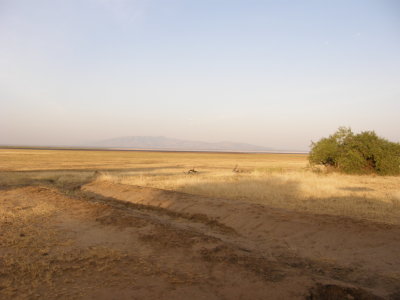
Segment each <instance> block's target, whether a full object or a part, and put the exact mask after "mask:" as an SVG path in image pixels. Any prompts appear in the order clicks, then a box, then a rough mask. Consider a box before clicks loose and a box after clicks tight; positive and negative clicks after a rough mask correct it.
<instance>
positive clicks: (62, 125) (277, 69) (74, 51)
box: [0, 0, 400, 150]
mask: <svg viewBox="0 0 400 300" xmlns="http://www.w3.org/2000/svg"><path fill="white" fill-rule="evenodd" d="M339 126H350V127H351V128H352V129H353V131H355V132H359V131H365V130H374V131H375V132H376V133H377V134H378V135H380V136H382V137H385V138H387V139H389V140H391V141H394V142H400V2H399V1H395V0H393V1H385V0H380V1H378V0H374V1H369V0H365V1H362V0H358V1H355V0H354V1H349V0H346V1H340V0H339V1H313V0H310V1H244V0H243V1H222V0H221V1H217V0H213V1H211V0H209V1H207V0H205V1H190V0H171V1H160V0H132V1H128V0H115V1H112V0H79V1H78V0H65V1H61V0H59V1H54V0H48V1H41V0H38V1H27V0H26V1H21V0H0V145H2V144H3V145H4V144H14V145H72V144H82V143H86V142H91V141H97V140H103V139H109V138H116V137H120V136H167V137H171V138H178V139H186V140H200V141H206V142H219V141H234V142H243V143H250V144H255V145H260V146H266V147H273V148H277V149H296V150H308V148H309V145H310V141H311V140H314V141H315V140H318V139H319V138H321V137H323V136H327V135H329V134H331V133H333V132H334V131H335V130H336V129H337V128H338V127H339Z"/></svg>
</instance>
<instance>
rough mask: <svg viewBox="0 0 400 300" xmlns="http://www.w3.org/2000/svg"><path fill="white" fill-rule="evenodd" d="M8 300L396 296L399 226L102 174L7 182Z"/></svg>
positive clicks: (4, 253) (3, 240)
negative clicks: (63, 184)
mask: <svg viewBox="0 0 400 300" xmlns="http://www.w3.org/2000/svg"><path fill="white" fill-rule="evenodd" d="M0 228H1V230H0V299H193V300H194V299H381V298H383V299H385V298H387V299H390V298H393V299H395V298H396V297H397V296H396V295H399V291H400V255H399V251H398V249H400V227H398V226H395V225H383V224H378V223H371V222H361V221H354V220H351V219H347V218H344V217H333V216H322V215H313V214H301V213H298V212H290V211H285V210H281V209H272V208H268V207H264V206H262V205H259V204H251V203H244V202H239V201H232V200H230V201H228V200H223V199H212V198H206V197H200V196H193V195H188V194H184V193H177V192H171V191H164V190H157V189H151V188H142V187H135V186H126V185H121V184H112V183H106V182H93V183H89V184H87V185H85V186H83V187H82V188H81V189H77V190H75V191H70V192H69V193H66V191H61V190H57V189H55V188H52V187H44V186H27V187H14V188H9V189H3V190H0Z"/></svg>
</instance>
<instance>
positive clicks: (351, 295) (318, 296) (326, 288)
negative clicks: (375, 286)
mask: <svg viewBox="0 0 400 300" xmlns="http://www.w3.org/2000/svg"><path fill="white" fill-rule="evenodd" d="M306 299H307V300H345V299H355V300H382V299H383V298H381V297H378V296H375V295H373V294H371V293H369V292H367V291H365V290H363V289H360V288H351V287H343V286H339V285H335V284H321V283H319V284H317V286H315V287H313V288H312V289H311V290H310V294H309V295H308V296H307V298H306Z"/></svg>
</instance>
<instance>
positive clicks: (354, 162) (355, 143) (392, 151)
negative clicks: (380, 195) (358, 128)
mask: <svg viewBox="0 0 400 300" xmlns="http://www.w3.org/2000/svg"><path fill="white" fill-rule="evenodd" d="M309 160H310V163H311V164H312V165H316V164H322V165H325V166H327V167H331V168H335V169H337V170H339V171H342V172H345V173H349V174H367V173H377V174H380V175H398V174H400V144H399V143H393V142H390V141H388V140H386V139H384V138H381V137H378V136H377V135H376V133H375V132H373V131H364V132H361V133H359V134H354V133H353V132H352V131H351V129H350V128H346V127H340V128H339V129H338V131H336V132H335V133H334V134H333V135H331V136H329V137H328V138H322V139H321V140H319V141H318V142H316V143H314V142H313V143H312V144H311V152H310V156H309Z"/></svg>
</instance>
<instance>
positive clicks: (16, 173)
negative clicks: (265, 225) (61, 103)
mask: <svg viewBox="0 0 400 300" xmlns="http://www.w3.org/2000/svg"><path fill="white" fill-rule="evenodd" d="M0 161H1V165H0V171H3V172H1V175H0V185H1V184H3V185H5V184H8V185H10V184H18V183H25V184H28V183H29V182H32V181H33V182H35V181H38V182H40V181H43V180H49V181H50V182H54V184H56V185H59V186H64V185H68V184H69V183H71V182H77V183H79V182H87V181H90V180H94V178H95V177H94V176H93V173H94V171H95V170H98V171H100V174H101V175H100V176H97V177H96V178H97V179H96V180H107V181H111V182H115V183H121V184H129V185H140V186H147V187H154V188H160V189H168V190H174V191H180V192H185V193H191V194H198V195H205V196H210V197H218V198H225V199H232V200H240V201H248V202H254V203H259V204H262V205H266V206H272V207H278V208H284V209H290V210H296V211H300V212H310V213H317V214H330V215H339V216H347V217H351V218H355V219H366V220H371V221H378V222H385V223H391V224H400V177H381V176H373V175H363V176H352V175H343V174H339V173H331V172H327V171H326V170H323V169H322V170H321V169H320V170H314V169H312V168H310V167H309V166H308V161H307V155H302V154H239V153H235V154H234V153H174V152H124V151H118V152H114V151H61V150H57V151H55V150H9V149H7V150H0ZM235 166H238V167H237V169H238V170H239V172H233V169H234V168H235ZM192 168H194V169H196V170H197V171H198V173H197V174H195V175H189V174H187V173H186V172H187V171H188V170H189V169H192ZM22 171H23V172H22Z"/></svg>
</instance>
